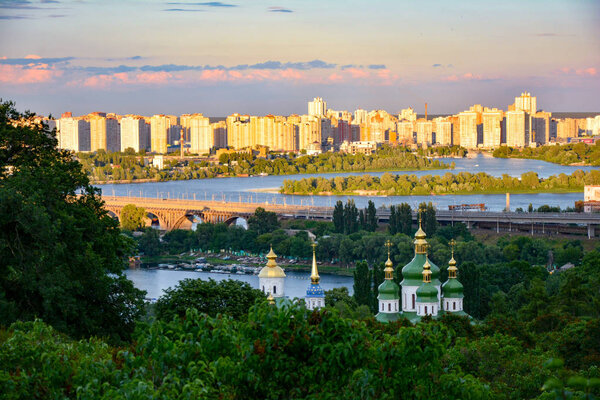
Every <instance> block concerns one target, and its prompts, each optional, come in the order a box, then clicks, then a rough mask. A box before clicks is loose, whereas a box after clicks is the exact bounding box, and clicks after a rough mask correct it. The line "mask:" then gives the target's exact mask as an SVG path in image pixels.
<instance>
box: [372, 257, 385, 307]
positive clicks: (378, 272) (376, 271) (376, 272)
mask: <svg viewBox="0 0 600 400" xmlns="http://www.w3.org/2000/svg"><path fill="white" fill-rule="evenodd" d="M383 268H384V265H383V263H380V264H375V265H374V266H373V293H372V294H371V300H372V301H371V303H372V304H371V310H372V311H373V313H374V314H377V311H378V310H379V300H377V296H378V295H379V285H381V284H382V283H383V280H384V279H385V273H384V272H383Z"/></svg>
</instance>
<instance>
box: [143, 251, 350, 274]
mask: <svg viewBox="0 0 600 400" xmlns="http://www.w3.org/2000/svg"><path fill="white" fill-rule="evenodd" d="M199 257H202V258H204V260H205V261H204V262H205V263H207V264H211V265H214V266H223V265H232V264H244V265H247V266H251V267H260V268H262V267H263V266H264V265H265V264H266V262H267V261H266V259H265V258H264V257H252V258H253V260H252V261H249V260H248V258H249V257H247V256H242V257H240V256H235V255H232V254H229V253H223V254H221V255H211V254H203V253H195V254H193V255H190V254H180V255H173V254H166V255H161V256H141V257H140V261H141V263H142V265H148V264H150V265H159V264H168V265H180V264H192V263H193V262H194V261H195V260H196V259H198V258H199ZM223 257H227V258H226V259H223ZM277 263H278V265H279V266H281V267H282V268H284V269H285V270H286V271H288V270H289V271H295V272H310V270H311V265H310V264H297V263H293V264H292V263H290V261H289V260H287V259H278V260H277ZM319 273H323V274H330V275H339V276H353V274H354V267H353V266H349V267H342V266H340V265H335V264H319Z"/></svg>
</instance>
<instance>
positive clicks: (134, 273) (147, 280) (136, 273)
mask: <svg viewBox="0 0 600 400" xmlns="http://www.w3.org/2000/svg"><path fill="white" fill-rule="evenodd" d="M125 274H126V275H127V277H128V278H129V279H131V280H132V281H133V283H134V285H135V287H137V288H138V289H142V290H145V291H146V292H148V293H147V295H146V297H148V298H151V299H157V298H158V297H160V296H161V295H162V294H163V290H165V289H167V288H169V287H174V286H175V285H177V283H178V282H179V281H180V280H183V279H186V278H191V279H203V280H208V279H211V278H212V279H214V280H215V281H222V280H224V279H235V280H239V281H242V282H248V283H249V284H250V285H251V286H252V287H254V288H257V289H258V276H257V275H237V274H231V275H229V274H218V273H214V272H196V271H173V270H164V269H146V268H136V269H128V270H126V271H125ZM286 275H287V277H286V279H285V294H286V296H288V297H290V298H294V297H299V298H300V297H304V295H305V294H306V288H307V287H308V285H309V283H310V273H308V272H296V271H287V272H286ZM353 283H354V278H352V277H351V276H341V275H330V274H321V287H322V288H323V289H324V290H331V289H333V288H336V287H342V286H345V287H347V288H348V290H349V292H350V294H352V293H353V290H352V285H353Z"/></svg>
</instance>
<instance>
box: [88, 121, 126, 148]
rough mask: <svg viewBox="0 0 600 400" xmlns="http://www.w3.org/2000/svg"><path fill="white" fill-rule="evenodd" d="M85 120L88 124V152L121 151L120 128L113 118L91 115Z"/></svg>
mask: <svg viewBox="0 0 600 400" xmlns="http://www.w3.org/2000/svg"><path fill="white" fill-rule="evenodd" d="M87 119H88V121H89V123H90V151H98V150H106V151H119V150H121V137H120V136H121V128H120V126H119V122H118V121H117V120H116V119H115V118H107V117H106V114H104V113H92V114H90V115H88V117H87Z"/></svg>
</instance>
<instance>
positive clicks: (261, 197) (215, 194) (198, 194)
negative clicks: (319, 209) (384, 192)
mask: <svg viewBox="0 0 600 400" xmlns="http://www.w3.org/2000/svg"><path fill="white" fill-rule="evenodd" d="M443 161H445V162H447V163H450V162H454V163H455V165H456V167H455V169H454V170H450V169H442V170H428V171H397V172H393V171H388V172H390V173H395V174H409V175H411V174H414V175H417V176H423V175H443V174H445V173H447V172H455V173H458V172H464V171H468V172H471V173H478V172H486V173H488V174H490V175H492V176H496V177H499V176H502V174H509V175H511V176H521V174H523V173H524V172H528V171H534V172H537V174H538V176H540V177H542V178H547V177H549V176H551V175H557V174H561V173H565V174H571V173H573V171H575V170H577V169H581V170H584V171H589V170H592V169H598V167H571V166H564V165H557V164H552V163H548V162H545V161H538V160H526V159H514V158H513V159H505V158H492V157H488V156H484V155H482V154H479V155H477V156H476V157H473V158H448V159H443ZM362 174H370V175H373V176H381V175H382V174H384V172H354V173H339V174H338V173H328V174H302V175H271V176H265V177H258V176H257V177H248V178H212V179H194V180H188V181H168V182H146V183H132V184H107V185H97V186H98V187H99V188H101V189H102V192H103V194H105V195H109V196H110V195H116V196H144V197H159V198H163V197H164V198H186V199H194V198H195V199H197V200H202V199H206V200H221V201H225V202H227V201H232V202H233V201H236V202H237V201H243V202H255V203H265V202H268V203H269V204H274V203H277V204H284V203H285V204H305V205H316V206H333V205H334V204H335V202H336V201H337V200H342V201H343V202H345V201H346V200H347V199H350V198H352V199H353V200H354V201H355V203H356V205H357V206H358V207H366V205H367V202H368V201H369V200H372V201H373V202H374V203H375V205H376V206H377V207H379V206H382V205H385V206H390V205H392V204H398V203H402V202H406V203H408V204H410V205H411V206H412V207H413V208H416V206H417V205H418V204H419V203H421V202H423V201H426V202H429V201H431V202H432V203H433V204H434V205H435V206H436V207H437V208H440V209H448V206H449V205H453V204H479V203H485V204H486V206H487V207H488V209H489V210H491V211H501V210H503V209H504V207H505V199H506V196H505V195H504V194H487V195H486V194H477V195H444V196H368V197H367V196H311V195H307V196H298V195H283V194H280V193H269V192H264V190H265V189H274V190H277V189H279V187H281V186H282V185H283V181H284V180H286V179H292V180H295V179H302V178H308V177H317V176H321V177H325V178H331V177H335V176H349V175H362ZM260 190H263V191H262V192H261V191H260ZM510 200H511V209H513V210H514V209H515V208H517V207H521V208H523V209H527V207H528V205H529V204H530V203H531V204H532V205H533V206H534V207H539V206H541V205H544V204H548V205H551V206H559V207H561V208H566V207H573V205H574V203H575V201H577V200H583V193H560V194H558V193H538V194H514V195H511V198H510ZM259 205H260V204H257V206H259Z"/></svg>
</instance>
